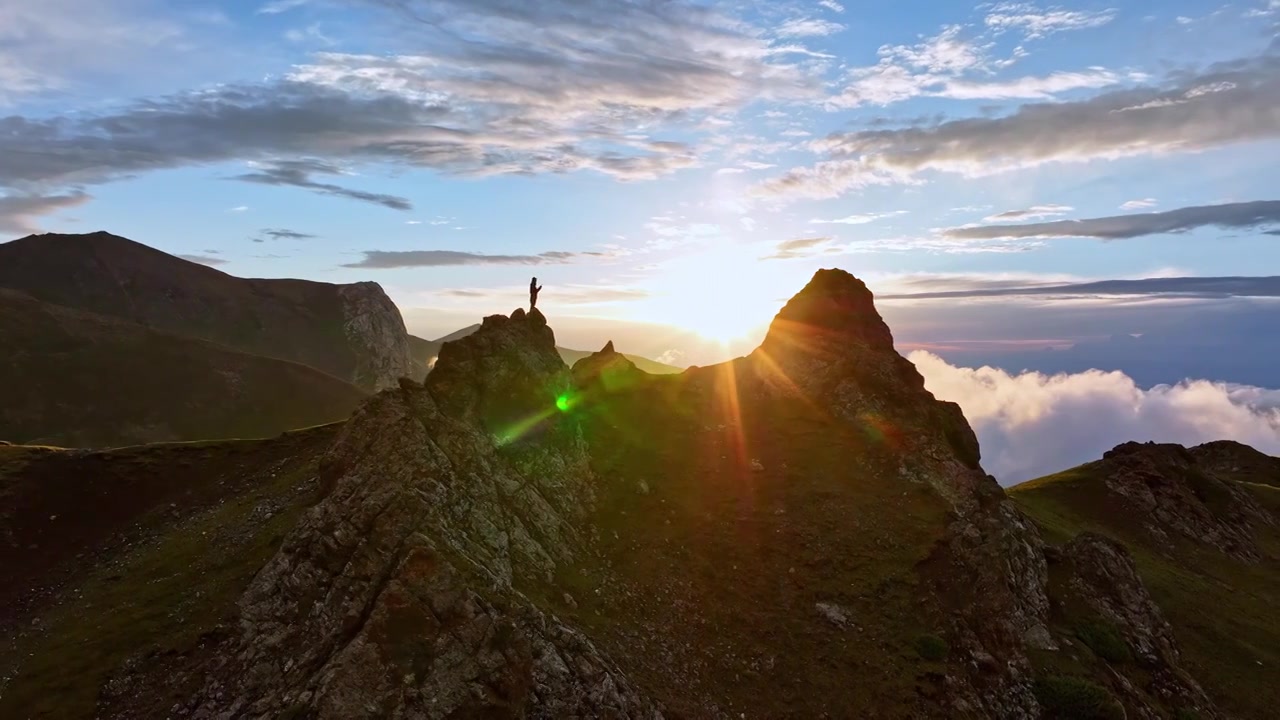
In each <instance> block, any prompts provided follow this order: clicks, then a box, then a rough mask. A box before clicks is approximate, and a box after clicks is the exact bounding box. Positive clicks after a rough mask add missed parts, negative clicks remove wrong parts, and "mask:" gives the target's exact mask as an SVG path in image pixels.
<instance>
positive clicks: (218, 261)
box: [178, 255, 227, 267]
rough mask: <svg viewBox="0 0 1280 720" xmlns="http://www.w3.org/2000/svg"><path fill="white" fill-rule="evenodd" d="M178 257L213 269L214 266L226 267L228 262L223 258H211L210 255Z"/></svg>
mask: <svg viewBox="0 0 1280 720" xmlns="http://www.w3.org/2000/svg"><path fill="white" fill-rule="evenodd" d="M178 257H180V258H182V259H183V260H187V261H189V262H193V263H199V264H201V265H209V266H211V267H212V266H214V265H225V264H226V263H227V261H226V260H223V259H222V258H215V257H209V256H208V255H179V256H178Z"/></svg>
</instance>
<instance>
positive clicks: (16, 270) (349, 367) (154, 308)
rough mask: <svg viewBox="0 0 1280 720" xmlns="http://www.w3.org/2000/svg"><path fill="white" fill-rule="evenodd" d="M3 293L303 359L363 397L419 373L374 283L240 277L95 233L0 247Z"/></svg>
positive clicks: (400, 326) (394, 312)
mask: <svg viewBox="0 0 1280 720" xmlns="http://www.w3.org/2000/svg"><path fill="white" fill-rule="evenodd" d="M0 288H10V289H13V290H19V291H22V292H25V293H27V294H28V295H31V296H32V297H34V298H36V299H38V300H41V301H43V302H47V303H53V304H55V305H62V306H64V307H68V308H74V309H78V310H82V311H85V312H91V313H96V314H99V315H107V316H112V317H118V318H122V319H125V320H129V321H131V322H134V323H137V324H139V325H145V326H147V327H151V328H155V329H157V330H161V331H164V332H168V333H174V334H178V335H185V336H189V337H195V338H199V339H202V340H208V341H210V342H214V343H218V344H221V345H225V346H227V347H229V348H233V349H236V350H240V351H242V352H248V353H251V354H254V355H262V356H265V357H272V358H279V359H282V360H291V361H294V362H300V363H303V364H305V365H310V366H311V367H313V368H316V369H318V370H321V371H323V372H326V373H328V374H330V375H333V376H334V377H336V378H339V379H341V380H344V381H346V382H349V383H351V384H353V385H355V386H357V387H360V388H363V389H365V390H380V389H383V388H387V387H392V386H394V385H395V383H396V380H397V379H398V378H400V377H405V376H409V375H412V374H413V370H412V367H413V365H412V363H413V361H412V358H411V355H410V348H409V339H408V333H407V332H406V331H405V328H404V320H403V319H402V318H401V316H400V311H399V309H397V308H396V306H395V304H394V303H392V302H391V299H390V298H389V297H387V295H386V293H385V292H383V290H382V288H381V287H380V286H379V285H378V284H377V283H372V282H362V283H355V284H351V285H334V284H329V283H320V282H313V281H309V280H274V279H246V278H238V277H234V276H231V275H228V274H226V273H223V272H221V271H219V270H215V269H214V268H211V267H206V266H204V265H200V264H197V263H193V262H188V261H186V260H183V259H181V258H178V257H174V256H172V255H169V254H167V253H164V252H161V251H159V250H156V249H154V248H151V247H148V246H146V245H143V244H141V243H137V242H134V241H132V240H129V239H126V238H123V237H119V236H117V235H112V234H110V233H107V232H95V233H88V234H81V235H60V234H54V233H49V234H45V235H31V236H28V237H24V238H21V239H18V240H14V241H12V242H8V243H3V244H0Z"/></svg>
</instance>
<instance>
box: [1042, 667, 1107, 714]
mask: <svg viewBox="0 0 1280 720" xmlns="http://www.w3.org/2000/svg"><path fill="white" fill-rule="evenodd" d="M1035 693H1036V700H1038V701H1040V706H1041V707H1042V708H1043V709H1044V713H1045V718H1046V720H1124V717H1125V712H1124V708H1123V707H1121V706H1120V704H1119V703H1118V702H1116V700H1115V698H1113V697H1112V696H1111V693H1109V692H1107V691H1106V690H1105V689H1103V688H1102V687H1100V686H1098V685H1096V684H1094V683H1092V682H1089V681H1088V680H1085V679H1083V678H1078V677H1070V676H1062V675H1051V676H1049V677H1042V678H1037V679H1036V683H1035Z"/></svg>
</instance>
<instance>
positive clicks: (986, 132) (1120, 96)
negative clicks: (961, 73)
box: [753, 51, 1280, 198]
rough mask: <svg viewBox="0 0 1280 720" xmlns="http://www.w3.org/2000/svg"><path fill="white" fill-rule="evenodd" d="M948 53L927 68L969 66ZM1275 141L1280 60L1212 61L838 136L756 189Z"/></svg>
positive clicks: (841, 188)
mask: <svg viewBox="0 0 1280 720" xmlns="http://www.w3.org/2000/svg"><path fill="white" fill-rule="evenodd" d="M964 57H965V56H964V54H963V53H959V52H958V51H957V52H947V53H944V54H942V56H941V59H936V60H933V61H931V62H935V63H942V64H943V65H947V64H956V63H964V62H968V61H967V60H965V59H964ZM1275 138H1280V55H1275V54H1266V55H1262V56H1259V57H1254V58H1245V59H1241V60H1235V61H1231V62H1225V63H1218V64H1215V65H1212V66H1210V67H1209V68H1207V69H1205V70H1204V71H1202V72H1198V73H1181V74H1177V75H1174V76H1173V77H1172V79H1171V81H1170V82H1169V83H1168V84H1167V85H1163V86H1151V85H1149V86H1144V87H1135V88H1125V89H1120V90H1113V91H1110V92H1104V93H1102V94H1099V95H1096V96H1094V97H1091V98H1089V99H1086V100H1077V101H1068V102H1054V103H1032V104H1027V105H1023V106H1021V107H1020V108H1018V110H1017V111H1016V112H1013V113H1012V114H1009V115H1005V116H1000V117H975V118H968V119H962V120H951V121H949V122H943V123H941V124H938V125H936V126H928V127H908V128H900V129H887V130H886V129H875V130H863V131H857V132H849V133H834V134H832V135H829V136H828V137H826V138H824V139H822V140H818V141H815V142H814V143H812V147H813V149H815V150H817V151H820V152H824V153H826V154H827V159H825V160H822V161H819V162H818V163H816V164H814V165H812V166H810V167H801V168H796V169H793V170H791V171H790V172H788V173H786V174H784V175H782V176H780V177H777V178H773V179H771V180H768V181H765V182H763V183H761V184H759V185H757V186H755V188H754V190H753V192H754V194H756V195H758V196H765V197H788V196H793V197H814V198H826V197H835V196H838V195H841V194H843V193H845V192H847V191H849V190H851V189H856V188H859V187H865V186H868V185H883V184H890V183H908V182H918V181H919V178H918V177H917V176H918V175H920V174H922V173H925V172H929V171H934V172H946V173H958V174H962V175H966V176H982V175H988V174H992V173H998V172H1004V171H1009V170H1015V169H1019V168H1027V167H1034V166H1038V165H1044V164H1049V163H1068V162H1084V161H1088V160H1094V159H1114V158H1120V157H1128V156H1137V155H1154V154H1160V153H1170V152H1190V151H1197V150H1206V149H1209V148H1214V147H1219V146H1224V145H1229V144H1233V143H1240V142H1247V141H1258V140H1268V139H1275Z"/></svg>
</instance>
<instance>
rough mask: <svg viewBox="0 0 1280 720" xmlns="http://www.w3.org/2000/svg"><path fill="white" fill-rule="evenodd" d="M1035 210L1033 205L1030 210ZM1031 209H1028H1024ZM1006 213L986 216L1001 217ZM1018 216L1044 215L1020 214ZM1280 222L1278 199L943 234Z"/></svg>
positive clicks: (1100, 232)
mask: <svg viewBox="0 0 1280 720" xmlns="http://www.w3.org/2000/svg"><path fill="white" fill-rule="evenodd" d="M1032 210H1034V208H1033V209H1032ZM1025 212H1031V211H1025ZM1005 215H1008V213H1002V214H1001V215H998V216H994V217H989V218H987V220H988V221H992V220H995V219H998V218H999V219H1003V216H1005ZM1020 217H1043V214H1041V215H1034V216H1032V215H1022V216H1020ZM1268 223H1280V200H1257V201H1253V202H1241V203H1225V204H1222V205H1202V206H1197V207H1185V208H1178V209H1177V210H1168V211H1166V212H1152V213H1136V214H1133V215H1113V216H1111V217H1100V218H1088V219H1085V220H1055V221H1052V222H1038V223H1028V224H1024V225H978V226H973V227H957V228H950V229H947V230H944V231H943V232H942V235H943V236H944V237H948V238H952V239H956V240H995V239H999V238H1063V237H1082V238H1096V239H1099V240H1121V239H1128V238H1136V237H1143V236H1146V235H1160V234H1165V233H1183V232H1187V231H1189V230H1194V229H1196V228H1200V227H1206V226H1214V227H1222V228H1255V227H1258V226H1260V225H1265V224H1268Z"/></svg>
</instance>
